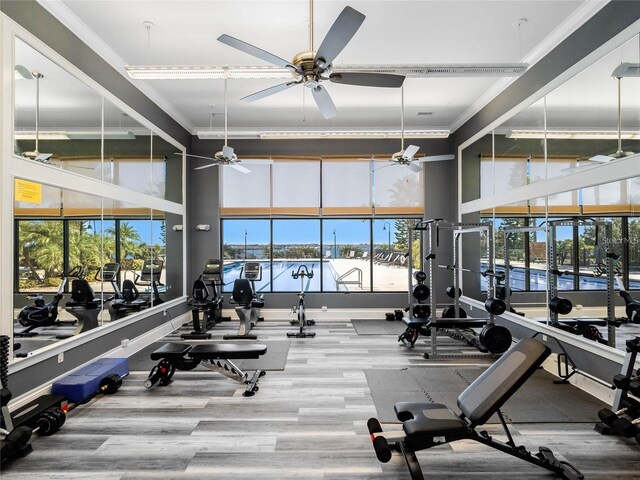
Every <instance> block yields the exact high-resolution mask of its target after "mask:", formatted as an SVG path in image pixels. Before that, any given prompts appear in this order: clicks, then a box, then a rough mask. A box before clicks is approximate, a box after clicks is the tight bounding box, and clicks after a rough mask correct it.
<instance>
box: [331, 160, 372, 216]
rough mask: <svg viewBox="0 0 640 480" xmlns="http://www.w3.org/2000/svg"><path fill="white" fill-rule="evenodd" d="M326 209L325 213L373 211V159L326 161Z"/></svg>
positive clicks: (364, 212) (365, 212) (347, 213)
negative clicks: (371, 170) (371, 164)
mask: <svg viewBox="0 0 640 480" xmlns="http://www.w3.org/2000/svg"><path fill="white" fill-rule="evenodd" d="M322 212H323V214H325V215H326V214H330V215H331V214H338V215H339V214H346V215H349V214H367V213H371V172H370V162H369V161H350V160H324V161H323V162H322Z"/></svg>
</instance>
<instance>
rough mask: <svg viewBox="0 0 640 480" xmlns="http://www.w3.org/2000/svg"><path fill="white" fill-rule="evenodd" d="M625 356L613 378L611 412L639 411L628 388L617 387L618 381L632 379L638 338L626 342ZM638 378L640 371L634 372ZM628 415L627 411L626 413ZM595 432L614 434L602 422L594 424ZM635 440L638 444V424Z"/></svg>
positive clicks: (639, 344)
mask: <svg viewBox="0 0 640 480" xmlns="http://www.w3.org/2000/svg"><path fill="white" fill-rule="evenodd" d="M626 346H627V355H626V356H625V358H624V363H623V364H622V369H621V371H620V374H618V375H616V376H615V377H614V384H616V386H617V387H618V388H617V389H616V393H615V396H614V398H613V406H612V411H613V412H618V411H620V410H621V409H629V410H635V411H640V399H638V400H636V399H635V398H633V397H630V396H629V389H628V388H621V387H622V385H619V383H620V382H619V381H620V380H627V381H628V380H631V379H632V378H633V377H634V369H635V365H636V359H637V357H638V352H639V351H640V337H636V338H632V339H629V340H627V342H626ZM636 374H637V375H638V376H640V370H639V371H637V372H636ZM627 413H628V411H627ZM595 430H596V432H598V433H601V434H602V435H610V434H615V433H617V432H615V431H614V430H613V429H612V428H611V427H610V426H609V425H607V424H605V423H604V422H598V423H596V426H595ZM635 438H636V440H637V441H638V443H640V424H639V425H638V427H637V429H636V435H635Z"/></svg>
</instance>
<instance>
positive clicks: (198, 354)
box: [189, 343, 267, 360]
mask: <svg viewBox="0 0 640 480" xmlns="http://www.w3.org/2000/svg"><path fill="white" fill-rule="evenodd" d="M265 353H267V346H266V345H261V344H257V343H249V344H238V343H205V344H201V345H196V346H194V347H193V348H191V350H190V351H189V356H190V357H191V358H193V359H195V360H207V359H240V358H258V357H259V356H260V355H264V354H265Z"/></svg>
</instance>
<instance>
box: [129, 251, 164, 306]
mask: <svg viewBox="0 0 640 480" xmlns="http://www.w3.org/2000/svg"><path fill="white" fill-rule="evenodd" d="M163 267H164V260H160V259H157V258H156V259H150V258H148V259H145V261H144V264H143V265H142V269H141V270H140V274H139V275H138V274H137V273H136V274H135V280H134V282H133V283H135V284H136V285H138V286H140V287H148V288H149V287H150V288H151V295H150V298H149V303H150V304H151V305H160V304H161V303H164V300H162V299H161V298H160V292H159V289H158V286H159V285H160V286H164V285H163V284H162V283H161V282H160V276H161V275H162V268H163ZM122 290H123V292H124V282H123V288H122ZM136 290H137V289H136ZM151 305H149V306H151Z"/></svg>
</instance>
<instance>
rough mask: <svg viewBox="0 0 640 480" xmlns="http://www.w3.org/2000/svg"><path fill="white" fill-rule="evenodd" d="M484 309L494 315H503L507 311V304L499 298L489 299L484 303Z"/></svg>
mask: <svg viewBox="0 0 640 480" xmlns="http://www.w3.org/2000/svg"><path fill="white" fill-rule="evenodd" d="M484 308H485V310H486V311H487V312H489V313H490V314H492V315H502V314H503V313H504V312H505V311H506V310H507V304H506V303H504V300H500V299H499V298H491V297H489V298H487V299H486V300H485V301H484Z"/></svg>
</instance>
